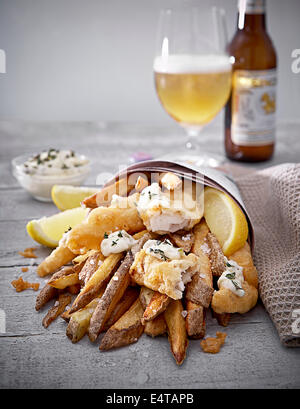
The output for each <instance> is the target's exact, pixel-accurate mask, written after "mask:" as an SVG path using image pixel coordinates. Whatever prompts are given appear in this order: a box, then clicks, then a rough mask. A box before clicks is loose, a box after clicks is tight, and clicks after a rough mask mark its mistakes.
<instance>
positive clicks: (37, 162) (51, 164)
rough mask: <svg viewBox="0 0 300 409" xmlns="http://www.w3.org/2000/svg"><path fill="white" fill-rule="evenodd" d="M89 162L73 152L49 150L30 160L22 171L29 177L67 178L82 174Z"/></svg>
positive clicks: (25, 163)
mask: <svg viewBox="0 0 300 409" xmlns="http://www.w3.org/2000/svg"><path fill="white" fill-rule="evenodd" d="M87 164H88V160H87V159H83V158H82V157H80V156H78V155H76V153H75V152H74V151H72V150H59V149H49V150H48V151H42V152H41V153H39V154H37V155H35V156H33V157H31V158H29V159H28V160H27V161H26V162H24V163H23V165H22V170H23V172H24V173H26V174H28V175H37V176H57V175H61V176H66V175H71V174H72V175H73V174H77V173H80V172H81V167H82V166H83V165H87Z"/></svg>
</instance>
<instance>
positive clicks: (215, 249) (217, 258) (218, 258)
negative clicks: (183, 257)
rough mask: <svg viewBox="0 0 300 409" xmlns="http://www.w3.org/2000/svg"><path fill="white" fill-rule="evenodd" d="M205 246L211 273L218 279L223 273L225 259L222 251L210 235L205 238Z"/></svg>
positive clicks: (214, 238) (213, 236) (214, 237)
mask: <svg viewBox="0 0 300 409" xmlns="http://www.w3.org/2000/svg"><path fill="white" fill-rule="evenodd" d="M206 240H207V244H208V245H209V248H210V252H209V259H210V264H211V271H212V274H213V275H214V276H217V277H220V276H221V274H222V273H223V272H224V271H225V269H226V265H225V258H224V253H223V250H222V248H221V246H220V244H219V242H218V240H217V238H216V236H215V235H213V234H212V233H208V234H207V236H206Z"/></svg>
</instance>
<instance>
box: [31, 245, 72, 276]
mask: <svg viewBox="0 0 300 409" xmlns="http://www.w3.org/2000/svg"><path fill="white" fill-rule="evenodd" d="M74 257H75V254H74V253H73V252H72V251H71V250H70V249H69V248H68V247H67V246H66V245H65V243H63V244H60V245H59V246H58V247H57V248H56V249H54V250H53V251H52V253H51V254H50V255H49V256H48V257H46V258H45V260H44V261H42V262H41V264H40V265H39V266H38V268H37V274H38V275H39V276H40V277H44V276H46V275H48V274H51V273H54V272H55V271H56V270H58V269H59V268H60V267H62V266H64V265H65V264H68V263H69V262H70V261H72V260H73V258H74Z"/></svg>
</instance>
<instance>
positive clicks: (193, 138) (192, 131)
mask: <svg viewBox="0 0 300 409" xmlns="http://www.w3.org/2000/svg"><path fill="white" fill-rule="evenodd" d="M201 130H202V127H198V126H197V127H186V128H185V131H186V133H187V136H188V138H187V141H186V144H185V147H186V149H188V150H190V151H191V150H194V151H195V150H196V149H197V147H198V137H199V134H200V132H201Z"/></svg>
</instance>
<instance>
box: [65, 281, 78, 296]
mask: <svg viewBox="0 0 300 409" xmlns="http://www.w3.org/2000/svg"><path fill="white" fill-rule="evenodd" d="M80 289H81V286H80V284H73V285H70V286H69V287H67V291H68V293H70V294H72V295H77V294H78V293H79V292H80Z"/></svg>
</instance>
